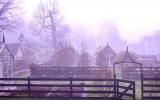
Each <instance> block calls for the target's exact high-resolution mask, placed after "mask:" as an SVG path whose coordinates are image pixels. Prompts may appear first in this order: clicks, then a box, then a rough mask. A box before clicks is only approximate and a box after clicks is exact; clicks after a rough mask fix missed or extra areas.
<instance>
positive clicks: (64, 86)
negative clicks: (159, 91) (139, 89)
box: [0, 77, 135, 100]
mask: <svg viewBox="0 0 160 100" xmlns="http://www.w3.org/2000/svg"><path fill="white" fill-rule="evenodd" d="M0 81H1V83H0V88H1V89H0V98H2V97H3V98H4V97H6V98H13V97H14V98H21V97H23V98H24V97H26V98H53V99H54V98H55V99H62V100H70V99H72V100H73V99H97V100H106V99H107V100H109V99H110V100H128V99H125V97H126V96H127V97H128V98H130V99H131V100H135V83H134V82H133V81H126V80H120V79H116V77H114V78H113V79H83V78H81V79H80V78H30V77H29V78H0ZM5 87H7V89H6V88H5Z"/></svg>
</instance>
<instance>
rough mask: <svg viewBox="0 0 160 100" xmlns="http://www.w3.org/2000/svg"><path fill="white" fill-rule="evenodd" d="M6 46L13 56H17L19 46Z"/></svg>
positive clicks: (14, 44) (16, 44)
mask: <svg viewBox="0 0 160 100" xmlns="http://www.w3.org/2000/svg"><path fill="white" fill-rule="evenodd" d="M6 46H7V47H8V49H9V50H10V52H11V54H12V55H13V56H15V55H16V54H17V52H18V49H19V48H20V44H18V43H12V44H6Z"/></svg>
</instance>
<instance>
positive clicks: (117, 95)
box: [116, 80, 119, 98]
mask: <svg viewBox="0 0 160 100" xmlns="http://www.w3.org/2000/svg"><path fill="white" fill-rule="evenodd" d="M116 89H117V90H116V91H117V92H116V93H117V94H116V97H117V98H119V81H118V80H117V85H116Z"/></svg>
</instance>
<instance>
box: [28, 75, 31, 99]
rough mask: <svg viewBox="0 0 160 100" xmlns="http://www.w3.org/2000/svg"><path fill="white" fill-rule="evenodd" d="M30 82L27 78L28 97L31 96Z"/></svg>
mask: <svg viewBox="0 0 160 100" xmlns="http://www.w3.org/2000/svg"><path fill="white" fill-rule="evenodd" d="M30 85H31V82H30V77H28V96H29V97H30V96H31V86H30Z"/></svg>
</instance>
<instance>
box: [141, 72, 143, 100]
mask: <svg viewBox="0 0 160 100" xmlns="http://www.w3.org/2000/svg"><path fill="white" fill-rule="evenodd" d="M141 98H142V100H143V73H142V74H141Z"/></svg>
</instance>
